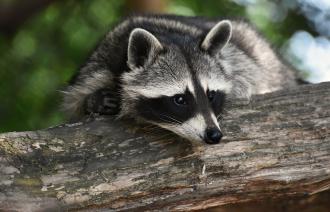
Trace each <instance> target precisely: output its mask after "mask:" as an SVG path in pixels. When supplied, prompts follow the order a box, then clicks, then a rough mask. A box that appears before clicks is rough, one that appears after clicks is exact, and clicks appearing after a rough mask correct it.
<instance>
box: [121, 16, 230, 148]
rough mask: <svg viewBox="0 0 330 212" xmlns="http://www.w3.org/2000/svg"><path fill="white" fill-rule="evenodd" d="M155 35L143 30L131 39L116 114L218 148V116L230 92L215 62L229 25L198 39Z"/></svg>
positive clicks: (215, 28)
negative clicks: (120, 98)
mask: <svg viewBox="0 0 330 212" xmlns="http://www.w3.org/2000/svg"><path fill="white" fill-rule="evenodd" d="M156 36H157V35H154V34H152V33H150V32H148V31H146V30H144V29H141V28H136V29H134V30H133V31H132V32H131V34H130V36H129V41H128V50H127V56H128V61H127V64H128V67H129V69H130V70H129V71H128V72H125V74H123V76H122V78H121V80H122V108H121V114H120V115H121V116H130V117H133V118H135V119H138V120H142V121H145V122H148V123H152V124H155V125H158V126H160V127H162V128H165V129H168V130H170V131H172V132H174V133H176V134H178V135H180V136H182V137H184V138H187V139H189V140H193V141H198V142H201V141H204V142H206V143H208V144H216V143H219V142H220V140H221V138H222V136H223V135H222V132H221V129H220V126H219V123H218V120H217V117H218V116H220V113H221V111H222V108H223V105H224V102H225V96H226V93H228V92H230V90H231V87H232V85H231V83H230V80H229V79H227V78H226V76H225V74H223V67H222V65H221V59H219V58H220V57H221V56H220V55H221V51H222V49H223V48H225V46H226V44H227V43H228V41H229V40H230V38H231V23H230V22H229V21H221V22H219V23H218V24H216V25H215V26H214V27H213V28H212V29H211V30H210V31H208V32H206V33H204V34H203V33H201V34H200V35H197V36H196V35H195V36H184V35H181V37H180V35H175V36H174V37H170V36H169V37H164V36H161V35H158V36H157V37H158V38H157V37H156ZM176 36H177V37H176Z"/></svg>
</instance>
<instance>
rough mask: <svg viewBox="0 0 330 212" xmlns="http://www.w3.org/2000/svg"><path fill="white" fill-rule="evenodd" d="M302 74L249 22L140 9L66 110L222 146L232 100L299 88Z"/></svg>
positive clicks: (106, 45) (104, 48)
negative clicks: (153, 127) (144, 125)
mask: <svg viewBox="0 0 330 212" xmlns="http://www.w3.org/2000/svg"><path fill="white" fill-rule="evenodd" d="M296 79H297V74H296V72H295V71H294V70H293V69H292V68H291V67H289V66H288V65H286V64H284V63H283V62H282V61H281V60H280V59H279V57H278V56H277V55H276V53H275V52H274V51H273V50H272V48H271V47H270V45H269V44H268V43H267V42H266V41H265V40H264V38H263V37H262V36H261V35H260V34H259V33H258V32H257V31H256V30H255V29H254V28H253V27H252V26H251V25H250V24H248V23H247V22H245V21H242V20H228V19H221V18H215V19H210V18H204V17H184V16H174V15H136V16H131V17H127V18H125V19H124V20H122V21H121V22H120V23H118V24H117V26H115V27H114V28H113V30H111V31H110V32H109V33H108V34H107V35H106V36H105V38H104V39H103V40H102V41H101V42H100V44H99V45H98V46H97V48H96V50H95V51H94V52H93V53H92V55H91V56H90V57H89V59H88V60H87V62H86V63H85V64H84V65H83V66H82V67H81V68H80V70H79V72H78V73H77V75H75V76H74V77H73V79H72V81H71V85H69V86H68V88H67V89H66V91H65V92H64V103H63V108H64V109H65V110H66V111H67V112H68V113H69V114H70V115H72V116H75V117H79V116H82V115H84V114H88V113H99V114H111V115H116V117H118V118H119V119H123V118H132V119H134V120H136V121H137V123H138V122H141V121H142V122H145V123H151V124H153V125H157V126H159V127H161V128H164V129H167V130H170V131H172V132H174V133H176V134H178V135H180V136H182V137H184V138H186V139H189V140H191V141H195V142H205V143H207V144H217V143H219V142H220V140H221V138H222V137H223V134H222V131H221V129H220V125H219V121H218V118H219V116H221V113H222V111H223V108H224V106H225V102H226V99H228V98H229V99H235V98H250V96H251V95H253V94H263V93H267V92H272V91H275V90H279V89H284V88H288V87H292V86H296V85H297V82H296Z"/></svg>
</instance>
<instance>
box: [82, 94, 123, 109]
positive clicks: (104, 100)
mask: <svg viewBox="0 0 330 212" xmlns="http://www.w3.org/2000/svg"><path fill="white" fill-rule="evenodd" d="M119 103H120V100H119V95H118V92H117V91H115V90H111V89H100V90H98V91H96V92H95V93H93V94H91V95H89V96H88V97H87V99H86V101H85V113H87V114H95V113H97V114H101V115H116V114H118V113H119Z"/></svg>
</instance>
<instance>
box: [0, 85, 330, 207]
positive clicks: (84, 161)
mask: <svg viewBox="0 0 330 212" xmlns="http://www.w3.org/2000/svg"><path fill="white" fill-rule="evenodd" d="M221 123H222V124H221V125H222V126H221V127H222V129H223V131H224V134H225V137H224V138H223V142H222V143H221V144H219V145H213V146H208V145H204V144H192V143H191V142H189V141H185V140H183V139H181V138H178V137H177V136H175V135H173V134H172V133H169V132H167V131H164V130H161V129H158V128H156V127H152V126H139V127H134V126H131V123H130V122H118V121H114V120H113V119H112V118H111V117H99V118H93V119H90V120H89V119H86V120H84V121H83V122H80V123H73V124H65V125H62V126H57V127H54V128H50V129H46V130H39V131H34V132H12V133H5V134H1V135H0V210H9V209H11V210H18V211H28V210H31V211H36V210H48V209H49V210H64V209H65V210H82V209H85V210H90V209H93V210H94V209H114V210H127V209H134V210H158V209H167V210H173V211H186V210H197V209H205V208H210V207H214V206H221V205H223V206H225V205H228V204H232V203H242V202H248V201H257V200H263V199H269V198H271V199H277V198H291V197H299V196H304V195H305V196H306V195H307V196H308V195H313V194H316V193H319V192H321V191H326V190H329V189H330V83H321V84H316V85H305V86H301V87H299V88H295V89H291V90H283V91H278V92H274V93H270V94H265V95H260V96H255V97H253V98H252V99H251V101H250V102H247V101H244V100H235V101H232V103H231V104H230V105H229V106H228V109H227V111H226V112H225V114H224V115H223V120H221Z"/></svg>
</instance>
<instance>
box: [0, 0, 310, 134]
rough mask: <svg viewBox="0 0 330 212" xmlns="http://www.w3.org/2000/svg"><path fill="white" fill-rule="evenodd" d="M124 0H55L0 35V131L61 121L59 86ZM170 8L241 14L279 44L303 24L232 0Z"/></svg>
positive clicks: (180, 2)
mask: <svg viewBox="0 0 330 212" xmlns="http://www.w3.org/2000/svg"><path fill="white" fill-rule="evenodd" d="M124 3H125V2H124V1H122V0H120V1H118V0H93V1H89V0H83V1H72V0H71V1H59V2H57V3H55V4H52V5H51V6H50V7H48V8H47V9H45V10H44V11H42V12H41V13H40V14H38V15H37V16H35V17H34V18H33V19H30V20H29V21H28V22H26V23H25V24H24V26H22V27H21V28H20V29H19V31H17V33H15V34H14V35H13V36H11V37H5V36H4V35H1V34H0V79H1V83H0V99H1V103H0V132H5V131H13V130H17V131H21V130H34V129H38V128H45V127H49V126H52V125H56V124H59V123H61V122H63V120H64V116H63V114H62V113H61V112H59V105H60V102H61V98H60V90H62V89H63V88H64V86H65V85H66V84H67V82H68V81H69V79H70V78H71V76H72V75H73V74H74V72H75V71H76V70H77V69H78V68H79V66H80V65H81V64H82V63H83V62H84V60H85V59H86V57H87V56H88V55H89V53H90V52H91V51H92V49H93V48H94V46H95V45H96V44H97V42H98V41H99V40H100V39H101V38H102V37H103V36H104V34H105V33H106V32H107V31H108V30H109V29H110V28H111V26H112V25H113V24H114V23H115V22H116V21H117V20H118V19H119V18H120V17H121V16H122V15H123V14H124V13H125V10H124V9H125V8H124ZM168 10H169V12H170V13H176V14H182V15H203V16H211V17H212V16H222V17H226V16H230V17H232V16H235V17H242V16H243V17H246V18H248V19H251V20H252V21H253V22H255V23H256V24H257V25H258V26H259V27H260V29H261V30H262V32H263V33H264V34H265V35H266V36H267V37H268V38H270V39H271V40H272V41H274V42H275V44H276V45H278V46H280V45H282V44H283V43H284V42H285V41H286V40H287V39H288V37H290V36H291V34H292V32H294V30H295V29H296V27H292V26H297V23H298V26H301V25H303V24H301V23H303V21H302V20H301V17H300V16H299V15H296V16H297V17H295V18H293V19H285V21H284V22H283V24H282V25H281V24H272V23H271V22H270V20H269V19H267V18H265V16H267V14H266V13H265V12H262V11H261V12H259V13H249V11H248V10H247V9H246V8H245V7H244V6H242V5H239V4H236V3H234V1H230V0H227V1H213V0H203V1H200V0H189V1H188V0H173V1H171V2H170V4H169V8H168ZM266 12H267V11H266ZM293 24H295V25H293ZM303 27H305V26H303Z"/></svg>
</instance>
